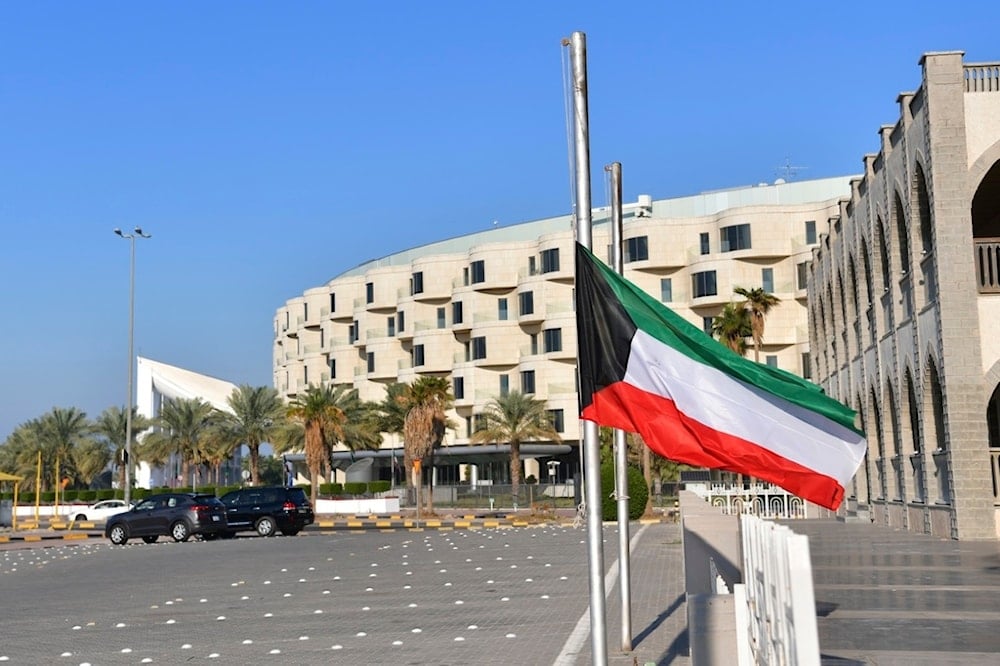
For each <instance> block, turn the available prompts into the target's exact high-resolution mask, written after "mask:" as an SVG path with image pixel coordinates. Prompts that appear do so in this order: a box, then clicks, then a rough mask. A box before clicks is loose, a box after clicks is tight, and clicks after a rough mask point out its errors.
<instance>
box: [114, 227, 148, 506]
mask: <svg viewBox="0 0 1000 666" xmlns="http://www.w3.org/2000/svg"><path fill="white" fill-rule="evenodd" d="M115 233H116V234H118V235H119V236H121V237H122V238H124V239H126V240H128V242H129V264H128V400H127V401H126V407H125V460H123V461H122V462H123V463H124V464H125V504H129V503H130V502H131V501H132V368H133V366H134V365H135V359H134V358H133V351H132V348H133V339H134V337H135V239H136V238H152V235H151V234H147V233H143V231H142V229H141V228H140V227H136V228H135V229H133V230H132V233H130V234H127V233H124V232H122V230H121V229H117V228H116V229H115Z"/></svg>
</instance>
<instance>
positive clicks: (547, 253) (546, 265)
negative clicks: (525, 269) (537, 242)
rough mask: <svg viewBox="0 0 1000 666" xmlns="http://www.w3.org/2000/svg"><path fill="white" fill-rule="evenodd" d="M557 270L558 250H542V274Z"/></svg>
mask: <svg viewBox="0 0 1000 666" xmlns="http://www.w3.org/2000/svg"><path fill="white" fill-rule="evenodd" d="M558 270H559V248H557V247H555V248H552V249H551V250H542V272H543V273H555V272H556V271H558Z"/></svg>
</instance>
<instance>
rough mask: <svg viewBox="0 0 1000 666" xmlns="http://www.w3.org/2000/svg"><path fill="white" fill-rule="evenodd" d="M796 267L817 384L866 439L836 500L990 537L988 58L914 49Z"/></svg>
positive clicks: (997, 182) (994, 404) (998, 237)
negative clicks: (815, 240) (874, 136)
mask: <svg viewBox="0 0 1000 666" xmlns="http://www.w3.org/2000/svg"><path fill="white" fill-rule="evenodd" d="M920 64H921V67H922V74H923V76H922V80H921V84H920V87H919V89H917V90H916V92H907V93H902V94H901V95H899V98H898V101H899V109H900V117H899V119H898V120H897V121H896V123H895V124H893V125H887V126H884V127H882V128H881V130H880V137H881V149H880V150H879V152H878V153H877V154H873V155H866V156H865V157H864V174H863V175H862V176H861V177H860V178H858V179H856V180H854V181H852V183H851V196H850V197H849V198H847V199H845V200H844V201H843V202H842V204H841V206H840V210H839V211H838V213H837V214H836V215H834V216H833V217H832V220H831V223H830V226H829V228H828V229H825V230H824V231H825V232H826V233H825V234H824V236H823V238H822V242H821V243H820V246H819V247H818V248H817V252H816V255H815V259H814V261H813V262H812V264H811V266H810V270H809V278H808V279H809V293H810V298H809V309H810V322H811V324H810V336H809V337H810V341H811V353H812V359H813V366H814V368H815V369H816V373H815V374H816V380H817V381H818V382H819V383H820V384H821V385H822V386H824V387H825V388H826V390H827V392H828V393H830V394H831V395H833V396H835V397H837V398H838V399H840V400H841V401H842V402H845V403H847V404H849V405H851V406H853V407H854V408H855V409H856V410H858V411H859V412H860V413H861V415H862V417H863V421H864V428H865V431H866V433H867V434H868V442H869V449H868V455H867V457H866V460H865V463H864V465H863V466H862V468H861V470H860V471H859V473H858V474H857V475H856V477H855V482H854V488H853V497H852V498H851V499H850V500H849V504H850V508H851V509H852V510H854V511H856V512H857V514H859V515H861V516H864V517H866V518H870V519H871V520H872V521H874V522H875V523H878V524H881V525H889V526H892V527H897V528H901V529H907V530H912V531H916V532H924V533H930V534H935V535H938V536H943V537H950V538H956V539H995V538H996V537H997V534H998V528H997V518H996V515H997V507H998V506H1000V502H998V500H1000V474H998V472H1000V467H998V458H1000V406H998V385H1000V336H997V335H996V331H994V332H993V333H990V330H991V329H992V327H993V326H996V325H997V323H998V322H1000V63H987V64H965V63H963V58H962V53H961V52H943V53H928V54H926V55H925V56H924V57H923V58H922V59H921V61H920Z"/></svg>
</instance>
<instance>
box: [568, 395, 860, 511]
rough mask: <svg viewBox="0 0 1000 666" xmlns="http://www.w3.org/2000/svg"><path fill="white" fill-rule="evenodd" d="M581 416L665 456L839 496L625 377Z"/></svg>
mask: <svg viewBox="0 0 1000 666" xmlns="http://www.w3.org/2000/svg"><path fill="white" fill-rule="evenodd" d="M581 417H582V418H584V419H586V420H588V421H594V422H597V423H600V424H601V425H606V426H610V427H613V428H619V429H621V430H628V431H630V432H638V433H639V434H640V435H642V438H643V440H645V442H646V445H647V446H649V448H650V449H652V450H653V451H655V452H656V453H658V454H659V455H661V456H663V457H664V458H668V459H670V460H673V461H675V462H681V463H685V464H688V465H696V466H699V467H711V468H716V469H725V470H730V471H734V472H740V473H742V474H749V475H751V476H755V477H757V478H759V479H763V480H764V481H770V482H771V483H776V484H778V485H779V486H781V487H782V488H785V489H786V490H788V491H789V492H792V493H794V494H796V495H798V496H799V497H802V498H804V499H807V500H809V501H810V502H813V503H815V504H819V505H820V506H824V507H826V508H828V509H832V510H836V509H837V507H838V506H840V502H841V500H842V499H843V497H844V488H843V487H842V486H841V485H840V484H839V483H838V482H837V481H836V480H834V479H832V478H831V477H829V476H825V475H823V474H820V473H819V472H816V471H815V470H811V469H809V468H807V467H803V466H802V465H799V464H798V463H795V462H792V461H790V460H788V459H786V458H783V457H781V456H779V455H776V454H775V453H773V452H771V451H768V450H767V449H765V448H763V447H761V446H758V445H757V444H754V443H753V442H750V441H748V440H745V439H742V438H740V437H737V436H735V435H730V434H727V433H724V432H719V431H717V430H715V429H713V428H710V427H708V426H706V425H704V424H703V423H700V422H698V421H695V420H694V419H691V418H688V417H687V416H686V415H685V414H683V413H681V412H680V410H678V409H677V406H676V405H675V404H674V402H673V401H672V400H669V399H666V398H663V397H660V396H657V395H653V394H651V393H648V392H646V391H643V390H642V389H639V388H636V387H635V386H632V385H631V384H626V383H625V382H616V383H614V384H612V385H611V386H608V387H606V388H604V389H601V390H600V391H598V392H596V393H595V394H594V396H593V402H592V403H591V404H589V405H587V406H586V407H585V408H584V410H583V414H582V415H581Z"/></svg>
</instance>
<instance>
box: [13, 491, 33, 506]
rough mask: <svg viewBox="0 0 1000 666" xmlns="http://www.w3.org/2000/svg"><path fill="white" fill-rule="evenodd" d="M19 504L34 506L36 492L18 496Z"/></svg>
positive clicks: (22, 493) (23, 493)
mask: <svg viewBox="0 0 1000 666" xmlns="http://www.w3.org/2000/svg"><path fill="white" fill-rule="evenodd" d="M17 503H18V504H34V503H35V493H34V491H30V490H29V491H27V492H23V491H22V492H21V493H19V494H18V496H17Z"/></svg>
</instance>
